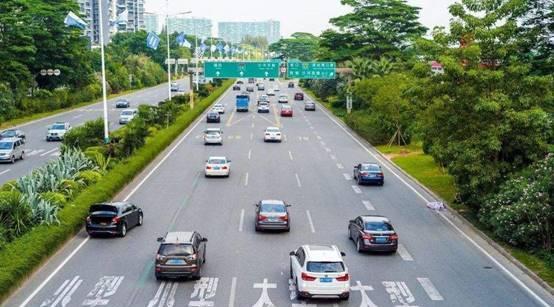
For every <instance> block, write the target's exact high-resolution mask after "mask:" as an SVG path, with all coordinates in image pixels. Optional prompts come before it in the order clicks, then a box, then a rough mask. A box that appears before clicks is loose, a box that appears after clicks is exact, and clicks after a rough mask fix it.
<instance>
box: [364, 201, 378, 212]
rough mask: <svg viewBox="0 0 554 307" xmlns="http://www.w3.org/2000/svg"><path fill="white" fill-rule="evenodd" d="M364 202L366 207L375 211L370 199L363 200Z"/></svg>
mask: <svg viewBox="0 0 554 307" xmlns="http://www.w3.org/2000/svg"><path fill="white" fill-rule="evenodd" d="M362 203H363V204H364V206H365V208H366V209H367V210H369V211H374V210H375V207H373V205H372V204H371V202H370V201H369V200H362Z"/></svg>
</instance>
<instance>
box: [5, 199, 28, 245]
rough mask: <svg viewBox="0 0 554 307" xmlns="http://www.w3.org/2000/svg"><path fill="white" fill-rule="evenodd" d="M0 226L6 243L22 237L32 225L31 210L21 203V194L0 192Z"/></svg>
mask: <svg viewBox="0 0 554 307" xmlns="http://www.w3.org/2000/svg"><path fill="white" fill-rule="evenodd" d="M0 225H2V226H3V227H4V229H3V230H2V232H3V236H4V239H5V240H6V241H11V240H13V239H15V238H16V237H18V236H20V235H22V234H23V233H25V231H27V229H28V228H29V227H30V226H31V225H32V211H31V208H30V207H29V206H27V205H26V204H25V203H24V202H23V200H22V198H21V193H19V192H16V191H12V192H0Z"/></svg>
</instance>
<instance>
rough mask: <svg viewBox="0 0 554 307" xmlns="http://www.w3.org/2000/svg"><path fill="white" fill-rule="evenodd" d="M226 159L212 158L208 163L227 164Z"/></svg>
mask: <svg viewBox="0 0 554 307" xmlns="http://www.w3.org/2000/svg"><path fill="white" fill-rule="evenodd" d="M225 162H227V161H225V159H210V160H208V163H210V164H225Z"/></svg>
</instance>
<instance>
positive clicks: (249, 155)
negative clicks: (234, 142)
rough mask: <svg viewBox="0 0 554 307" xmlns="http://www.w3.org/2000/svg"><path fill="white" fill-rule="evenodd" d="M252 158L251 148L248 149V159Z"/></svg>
mask: <svg viewBox="0 0 554 307" xmlns="http://www.w3.org/2000/svg"><path fill="white" fill-rule="evenodd" d="M250 159H252V149H250V150H249V151H248V160H250Z"/></svg>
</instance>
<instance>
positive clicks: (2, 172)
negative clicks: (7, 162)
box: [0, 168, 11, 175]
mask: <svg viewBox="0 0 554 307" xmlns="http://www.w3.org/2000/svg"><path fill="white" fill-rule="evenodd" d="M10 171H11V169H9V168H8V169H7V170H3V171H1V172H0V175H4V174H6V173H9V172H10Z"/></svg>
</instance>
